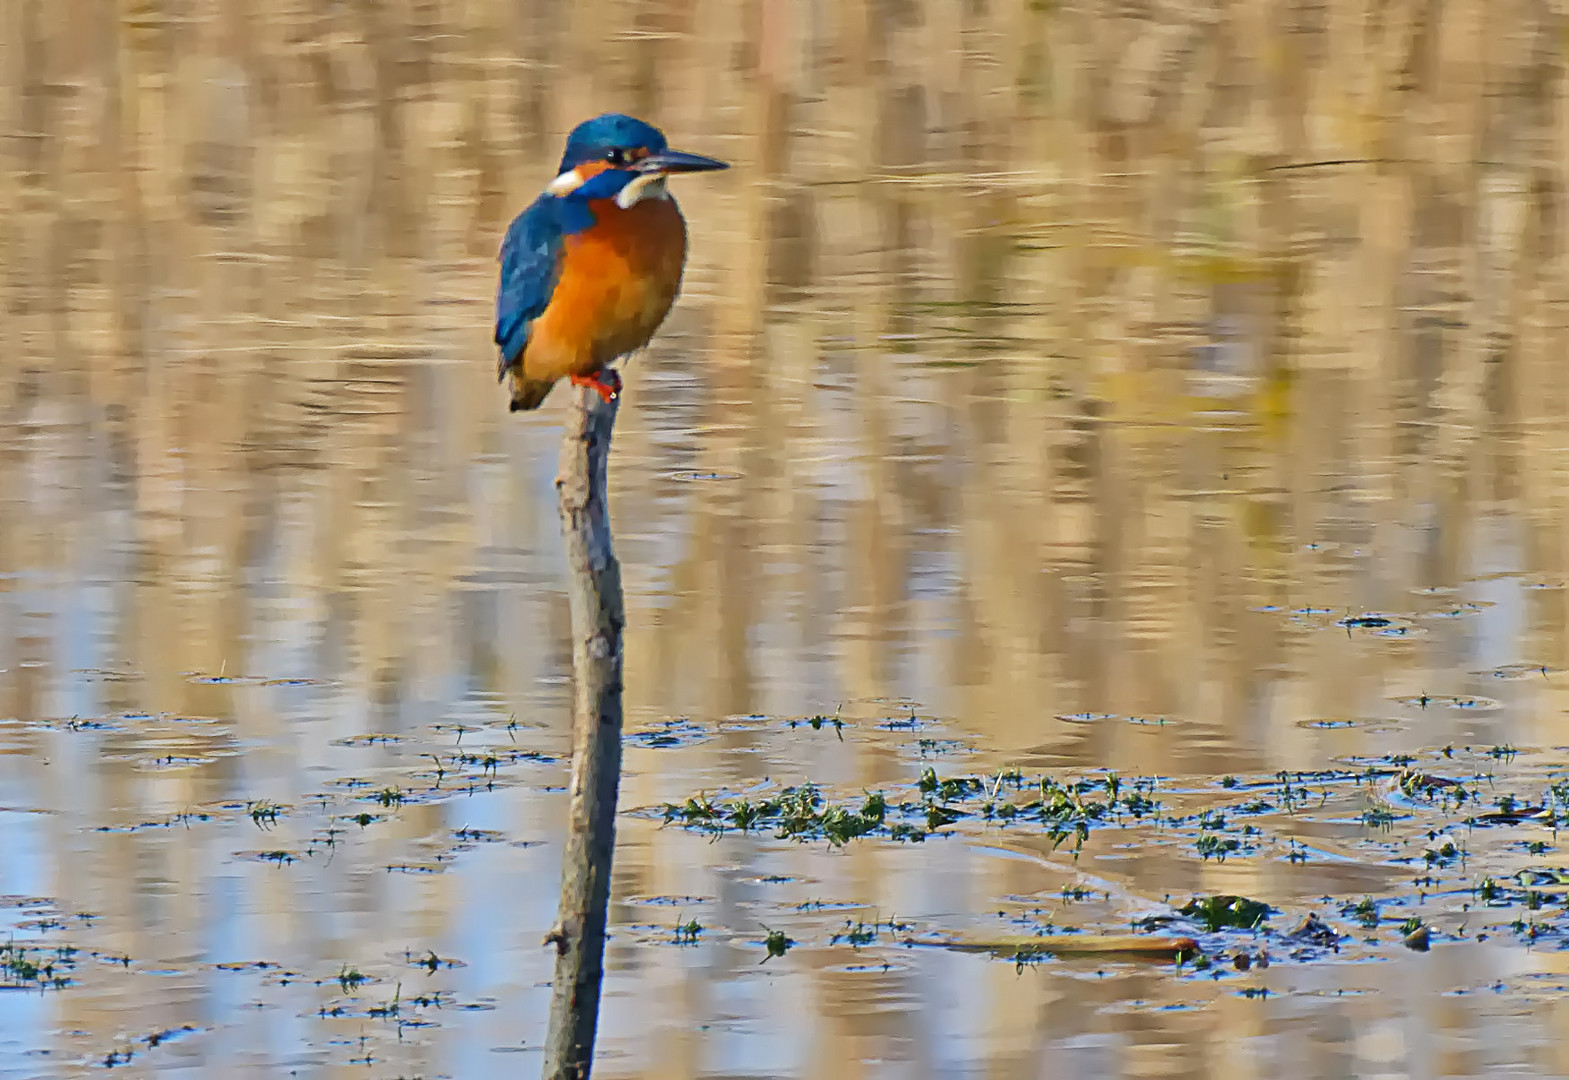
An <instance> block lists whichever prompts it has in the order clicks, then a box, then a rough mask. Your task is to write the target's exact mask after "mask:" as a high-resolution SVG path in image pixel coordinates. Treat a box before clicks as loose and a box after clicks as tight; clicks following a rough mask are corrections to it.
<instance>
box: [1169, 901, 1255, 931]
mask: <svg viewBox="0 0 1569 1080" xmlns="http://www.w3.org/2000/svg"><path fill="white" fill-rule="evenodd" d="M1177 910H1178V911H1180V912H1181V913H1182V914H1183V915H1186V916H1187V917H1188V918H1190V919H1194V920H1197V921H1198V922H1200V923H1202V924H1203V926H1204V928H1205V929H1206V930H1207V931H1209V932H1210V933H1212V934H1213V933H1215V932H1217V931H1220V930H1228V929H1235V930H1256V929H1258V928H1259V927H1260V926H1262V925H1263V924H1264V921H1265V920H1266V919H1268V918H1269V917H1270V915H1272V914H1274V911H1275V909H1274V908H1272V907H1270V906H1269V905H1268V904H1265V903H1261V902H1260V901H1258V900H1249V899H1248V898H1247V897H1245V896H1232V895H1220V896H1195V897H1194V898H1193V899H1191V900H1189V901H1188V902H1187V903H1186V904H1184V905H1183V906H1182V907H1180V908H1178V909H1177Z"/></svg>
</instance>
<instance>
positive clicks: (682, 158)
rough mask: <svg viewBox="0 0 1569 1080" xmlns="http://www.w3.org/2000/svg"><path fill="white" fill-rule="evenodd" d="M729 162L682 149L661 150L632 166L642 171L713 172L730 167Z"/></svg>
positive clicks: (640, 159)
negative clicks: (689, 152)
mask: <svg viewBox="0 0 1569 1080" xmlns="http://www.w3.org/2000/svg"><path fill="white" fill-rule="evenodd" d="M729 167H730V165H729V163H728V162H724V161H718V160H716V159H714V158H711V157H704V156H703V155H702V154H688V153H686V152H685V151H682V150H661V151H659V152H658V153H657V154H649V155H648V156H647V157H645V158H639V159H638V160H637V162H636V163H634V164H633V166H632V168H633V169H634V170H635V171H637V172H640V173H688V172H713V171H714V170H716V169H728V168H729Z"/></svg>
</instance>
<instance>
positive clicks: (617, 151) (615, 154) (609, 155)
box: [605, 146, 627, 167]
mask: <svg viewBox="0 0 1569 1080" xmlns="http://www.w3.org/2000/svg"><path fill="white" fill-rule="evenodd" d="M605 160H606V161H608V162H610V164H612V165H615V166H618V167H619V166H622V165H625V164H626V163H627V152H626V151H625V150H623V149H621V147H619V146H617V147H614V148H613V149H611V150H609V151H607V152H606V154H605Z"/></svg>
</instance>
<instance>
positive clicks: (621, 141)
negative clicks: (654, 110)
mask: <svg viewBox="0 0 1569 1080" xmlns="http://www.w3.org/2000/svg"><path fill="white" fill-rule="evenodd" d="M616 147H623V148H626V147H643V148H646V149H647V150H649V151H651V152H653V153H656V154H657V153H659V152H660V151H661V150H665V149H668V146H667V144H666V142H665V136H664V135H663V134H662V133H661V132H660V130H659V129H658V128H656V127H655V126H654V125H652V124H645V123H644V122H643V121H641V120H639V119H637V118H636V117H632V116H623V115H621V114H620V113H606V114H605V115H603V116H596V117H594V119H592V120H585V121H583V122H582V123H581V124H579V125H578V126H577V127H575V128H573V129H572V134H570V135H568V136H567V148H566V150H565V151H564V152H563V153H562V155H561V167H560V169H559V171H560V172H566V171H567V170H568V169H575V168H576V167H577V166H579V165H581V164H583V162H585V161H595V160H598V159H600V158H603V157H604V156H605V153H606V152H607V151H609V150H612V149H614V148H616Z"/></svg>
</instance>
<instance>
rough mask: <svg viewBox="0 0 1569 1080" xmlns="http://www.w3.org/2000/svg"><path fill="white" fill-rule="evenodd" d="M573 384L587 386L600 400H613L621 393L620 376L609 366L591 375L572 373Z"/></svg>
mask: <svg viewBox="0 0 1569 1080" xmlns="http://www.w3.org/2000/svg"><path fill="white" fill-rule="evenodd" d="M571 379H572V385H573V386H587V387H590V388H591V389H593V391H594V392H595V393H596V394H598V395H599V398H600V400H601V401H613V400H615V398H616V397H617V396H618V395H620V393H621V376H620V375H618V374H616V373H615V372H614V371H612V370H611V369H610V368H600V369H599V370H598V371H596V372H594V374H592V375H573V376H572V377H571Z"/></svg>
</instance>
